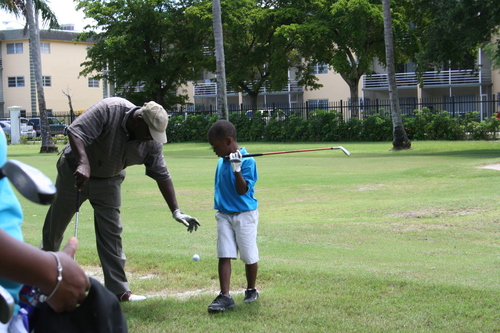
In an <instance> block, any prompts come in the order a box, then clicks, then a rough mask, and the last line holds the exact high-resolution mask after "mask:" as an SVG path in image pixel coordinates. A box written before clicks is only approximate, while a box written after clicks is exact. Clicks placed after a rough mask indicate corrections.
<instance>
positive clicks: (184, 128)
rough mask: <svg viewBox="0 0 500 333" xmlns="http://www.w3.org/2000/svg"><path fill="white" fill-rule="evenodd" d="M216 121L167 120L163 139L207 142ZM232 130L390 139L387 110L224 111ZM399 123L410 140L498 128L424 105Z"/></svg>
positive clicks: (475, 135) (253, 137) (248, 136)
mask: <svg viewBox="0 0 500 333" xmlns="http://www.w3.org/2000/svg"><path fill="white" fill-rule="evenodd" d="M215 121H217V115H188V116H187V117H186V119H184V117H183V116H181V115H179V116H174V117H171V118H170V121H169V124H168V127H167V137H168V141H169V142H207V132H208V129H209V128H210V126H211V125H212V124H213V123H214V122H215ZM229 121H231V122H232V123H233V124H234V125H235V126H236V129H237V131H238V140H239V141H264V142H300V141H303V142H320V141H325V142H326V141H328V142H334V141H343V142H345V141H392V140H393V129H392V119H391V116H390V113H389V112H387V111H384V110H381V111H380V112H379V113H377V114H374V115H369V116H364V117H363V119H361V120H360V119H357V118H351V119H349V120H347V121H344V119H343V116H342V114H341V113H339V112H337V111H330V112H327V111H324V110H316V111H315V112H313V113H311V114H309V116H308V119H307V120H305V119H303V117H302V115H297V114H292V115H289V116H285V115H284V114H283V112H282V111H278V112H276V113H275V114H274V115H273V116H272V118H271V119H265V118H264V117H263V116H262V114H261V113H260V112H256V113H254V114H253V116H252V117H247V116H246V115H240V114H238V113H232V114H230V115H229ZM403 124H404V126H405V129H406V133H407V135H408V138H409V139H410V140H412V141H413V140H465V139H472V140H494V139H496V134H497V132H498V129H499V120H498V119H497V117H491V118H488V119H485V120H483V121H480V120H479V113H478V112H469V113H466V114H463V115H462V116H460V117H458V118H454V117H452V116H450V114H449V113H448V112H447V111H440V110H430V109H428V108H424V109H422V110H415V111H414V113H413V115H412V116H403Z"/></svg>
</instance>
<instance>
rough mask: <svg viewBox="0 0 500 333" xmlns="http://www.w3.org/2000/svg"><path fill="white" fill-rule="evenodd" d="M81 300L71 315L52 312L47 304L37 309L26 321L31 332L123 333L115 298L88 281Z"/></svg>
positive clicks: (120, 312)
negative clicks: (82, 300)
mask: <svg viewBox="0 0 500 333" xmlns="http://www.w3.org/2000/svg"><path fill="white" fill-rule="evenodd" d="M90 282H91V287H90V291H89V293H88V295H87V298H86V299H85V301H84V302H83V303H82V304H80V306H79V307H77V308H76V310H74V311H72V312H62V313H56V312H55V311H54V310H52V308H51V307H50V306H49V305H48V304H47V303H41V304H39V305H38V306H37V309H36V310H35V312H34V314H33V317H32V318H31V320H30V328H31V329H34V332H35V333H59V332H60V333H68V332H71V333H127V332H128V328H127V322H126V320H125V316H124V315H123V312H122V308H121V305H120V302H119V300H118V298H117V297H116V296H115V295H113V293H112V292H110V291H109V290H108V289H106V288H105V287H104V286H103V285H102V284H101V283H99V281H97V280H95V279H93V278H90Z"/></svg>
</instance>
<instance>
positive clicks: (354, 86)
mask: <svg viewBox="0 0 500 333" xmlns="http://www.w3.org/2000/svg"><path fill="white" fill-rule="evenodd" d="M347 84H348V85H349V91H350V92H351V104H350V108H351V118H359V114H360V112H359V95H358V84H359V80H357V81H354V80H349V81H348V82H347Z"/></svg>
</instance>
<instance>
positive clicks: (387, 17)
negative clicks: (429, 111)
mask: <svg viewBox="0 0 500 333" xmlns="http://www.w3.org/2000/svg"><path fill="white" fill-rule="evenodd" d="M389 1H390V0H382V7H383V11H384V39H385V56H386V61H387V73H388V77H389V98H390V102H391V116H392V128H393V142H392V149H393V150H403V149H410V148H411V142H410V140H408V135H407V134H406V131H405V128H404V125H403V119H402V117H401V111H400V108H399V96H398V86H397V83H396V69H395V64H394V43H393V37H392V17H391V8H390V3H389Z"/></svg>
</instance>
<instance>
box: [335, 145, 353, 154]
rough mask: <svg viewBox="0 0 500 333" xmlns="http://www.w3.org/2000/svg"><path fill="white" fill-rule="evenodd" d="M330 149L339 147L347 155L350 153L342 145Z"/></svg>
mask: <svg viewBox="0 0 500 333" xmlns="http://www.w3.org/2000/svg"><path fill="white" fill-rule="evenodd" d="M332 149H340V150H342V151H343V152H344V154H346V155H347V156H351V153H350V152H349V151H348V150H347V149H345V148H344V147H342V146H338V147H332Z"/></svg>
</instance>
